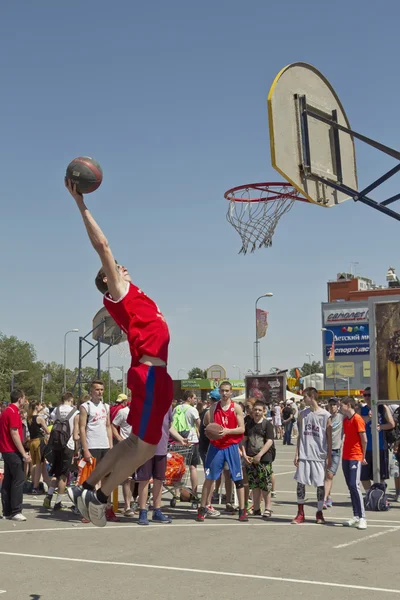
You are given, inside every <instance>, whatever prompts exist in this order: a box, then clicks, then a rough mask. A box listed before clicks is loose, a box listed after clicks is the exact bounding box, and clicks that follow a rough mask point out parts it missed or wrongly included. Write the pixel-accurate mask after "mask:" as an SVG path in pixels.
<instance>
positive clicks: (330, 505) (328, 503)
mask: <svg viewBox="0 0 400 600" xmlns="http://www.w3.org/2000/svg"><path fill="white" fill-rule="evenodd" d="M326 506H327V508H332V506H333V502H332V498H331V497H330V496H328V498H327V499H326Z"/></svg>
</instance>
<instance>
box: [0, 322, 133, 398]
mask: <svg viewBox="0 0 400 600" xmlns="http://www.w3.org/2000/svg"><path fill="white" fill-rule="evenodd" d="M16 371H24V372H22V373H16ZM13 372H14V387H16V388H20V389H22V390H23V391H24V392H25V395H26V396H27V398H28V399H29V400H35V399H37V400H39V399H40V394H41V388H42V378H43V376H46V375H48V377H45V378H44V380H43V392H44V394H43V399H44V401H45V402H46V403H52V404H57V403H58V402H59V400H60V396H61V394H62V390H63V386H64V367H63V365H60V364H58V363H56V362H51V363H44V362H43V361H38V360H37V359H36V351H35V348H34V346H33V345H32V344H29V343H28V342H24V341H22V340H19V339H18V338H16V337H15V336H10V337H7V336H5V335H4V334H2V333H0V401H2V400H6V401H8V399H9V394H10V390H11V380H12V375H13ZM77 378H78V369H74V370H73V371H72V370H70V369H67V390H71V391H72V388H73V387H74V384H75V382H76V380H77ZM93 379H97V369H95V368H94V367H84V368H83V369H82V380H83V383H82V392H83V393H86V392H87V391H88V390H89V386H90V382H91V381H93ZM101 379H103V381H104V384H105V386H104V387H105V389H104V399H105V400H106V401H107V402H108V401H110V400H111V401H114V400H115V399H116V397H117V396H118V394H120V393H121V391H122V381H121V380H120V381H114V380H113V379H112V378H111V380H110V392H111V393H110V398H109V395H108V389H109V386H108V371H102V372H101ZM77 393H78V390H77V389H76V390H75V395H77Z"/></svg>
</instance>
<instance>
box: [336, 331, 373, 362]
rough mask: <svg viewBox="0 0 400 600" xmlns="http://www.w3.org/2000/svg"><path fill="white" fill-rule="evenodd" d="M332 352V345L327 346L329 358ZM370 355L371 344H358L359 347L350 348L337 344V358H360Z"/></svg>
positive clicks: (350, 346) (351, 346)
mask: <svg viewBox="0 0 400 600" xmlns="http://www.w3.org/2000/svg"><path fill="white" fill-rule="evenodd" d="M331 337H332V336H331ZM330 350H331V345H329V346H325V356H326V357H328V356H329V352H330ZM360 354H361V355H367V354H369V344H358V345H357V346H355V345H354V344H353V345H351V344H350V345H348V346H337V345H336V344H335V357H337V356H338V357H339V358H340V357H341V356H360Z"/></svg>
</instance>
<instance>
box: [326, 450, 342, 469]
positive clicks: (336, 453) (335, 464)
mask: <svg viewBox="0 0 400 600" xmlns="http://www.w3.org/2000/svg"><path fill="white" fill-rule="evenodd" d="M339 465H340V449H339V450H332V464H331V467H330V468H329V469H327V470H328V471H329V473H332V475H336V473H337V470H338V468H339Z"/></svg>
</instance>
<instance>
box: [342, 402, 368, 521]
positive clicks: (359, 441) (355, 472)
mask: <svg viewBox="0 0 400 600" xmlns="http://www.w3.org/2000/svg"><path fill="white" fill-rule="evenodd" d="M355 405H356V403H355V400H354V398H350V397H347V398H344V399H343V400H342V405H341V412H342V414H343V415H344V419H343V433H344V444H343V453H342V468H343V474H344V477H345V479H346V483H347V487H348V488H349V492H350V497H351V503H352V505H353V515H354V516H353V517H352V518H351V519H349V520H348V521H346V522H345V523H343V525H344V526H345V527H357V529H367V521H366V519H365V511H364V501H363V497H362V492H361V483H360V475H361V466H362V465H366V464H367V461H366V460H365V452H366V449H367V434H366V433H365V423H364V419H363V418H362V417H361V416H360V415H358V414H357V413H356V412H355V410H354V409H355Z"/></svg>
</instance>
